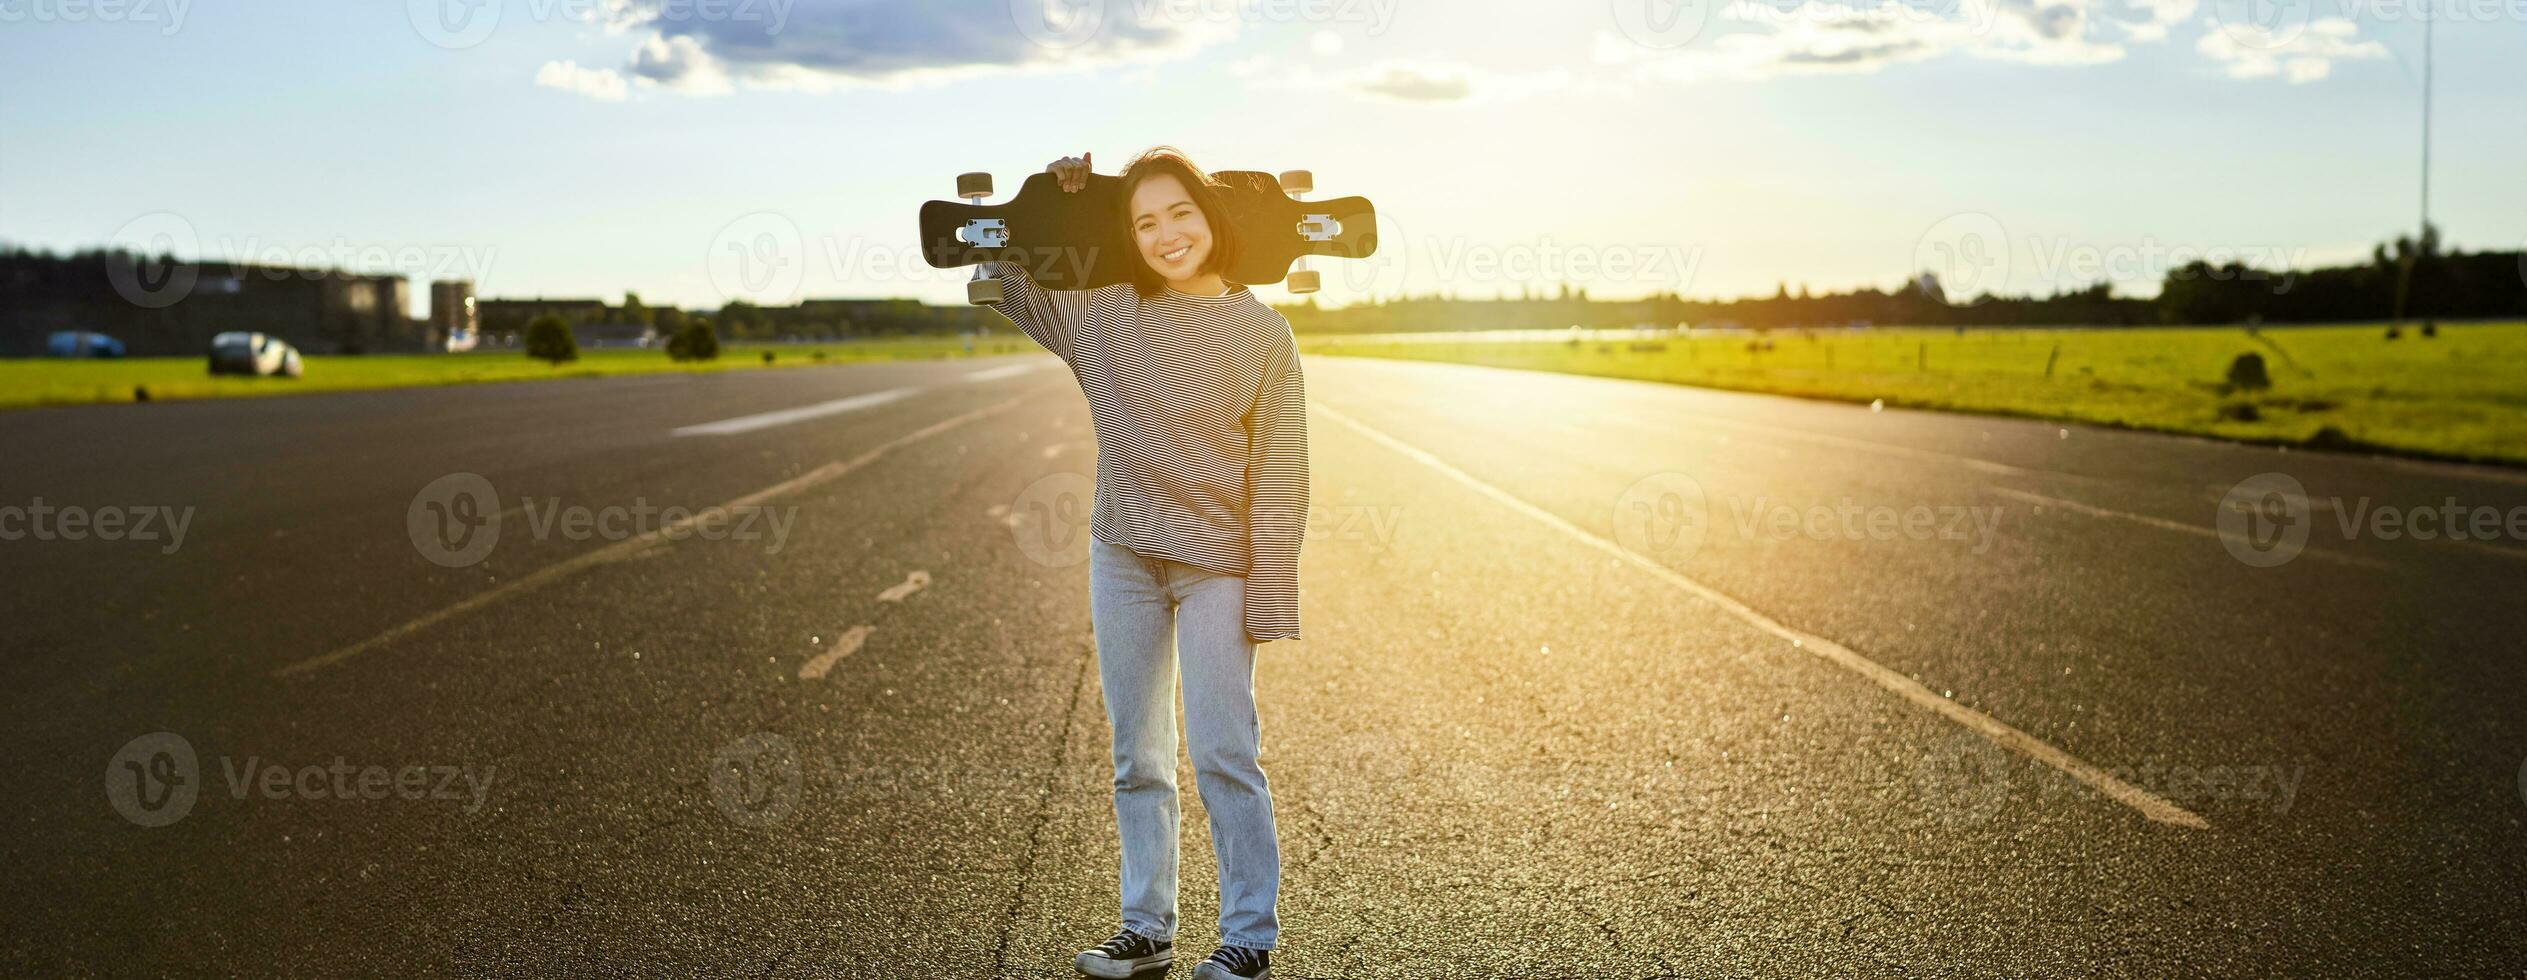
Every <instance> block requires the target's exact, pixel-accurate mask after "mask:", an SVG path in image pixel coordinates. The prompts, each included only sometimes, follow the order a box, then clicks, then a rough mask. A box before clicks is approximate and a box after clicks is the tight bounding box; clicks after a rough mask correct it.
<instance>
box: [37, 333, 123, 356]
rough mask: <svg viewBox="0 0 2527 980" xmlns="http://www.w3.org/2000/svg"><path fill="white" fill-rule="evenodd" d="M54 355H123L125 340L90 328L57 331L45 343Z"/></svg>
mask: <svg viewBox="0 0 2527 980" xmlns="http://www.w3.org/2000/svg"><path fill="white" fill-rule="evenodd" d="M44 350H45V353H47V354H50V355H52V356H54V357H121V356H123V342H122V341H119V340H116V339H114V338H112V337H108V336H106V335H104V334H101V333H97V332H95V331H90V330H61V331H56V332H55V333H54V334H53V335H52V337H51V338H50V339H49V340H47V341H46V342H45V344H44Z"/></svg>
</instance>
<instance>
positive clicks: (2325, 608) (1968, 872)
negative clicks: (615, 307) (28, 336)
mask: <svg viewBox="0 0 2527 980" xmlns="http://www.w3.org/2000/svg"><path fill="white" fill-rule="evenodd" d="M1307 368H1308V376H1309V381H1310V387H1311V392H1310V394H1311V400H1312V402H1313V410H1312V412H1311V425H1312V428H1313V446H1314V453H1315V481H1316V483H1315V501H1316V505H1317V509H1316V513H1315V514H1314V515H1313V517H1314V528H1313V530H1312V537H1311V540H1310V543H1309V544H1308V546H1307V550H1306V555H1305V565H1304V569H1303V581H1304V584H1305V586H1306V590H1307V594H1306V600H1305V606H1304V615H1305V618H1306V629H1307V635H1308V638H1307V639H1306V640H1303V641H1299V642H1285V643H1276V644H1272V645H1269V646H1267V647H1266V648H1265V649H1264V652H1263V657H1262V663H1261V668H1260V681H1259V683H1260V685H1261V700H1262V704H1263V715H1264V737H1265V743H1266V756H1265V765H1266V768H1267V770H1268V772H1269V773H1270V776H1271V779H1272V782H1273V786H1274V790H1275V795H1276V798H1277V800H1278V805H1279V821H1280V827H1281V835H1282V839H1283V847H1284V864H1285V872H1284V877H1283V882H1284V884H1283V893H1282V904H1281V909H1282V915H1283V952H1282V953H1280V954H1278V955H1277V958H1276V963H1275V970H1276V972H1277V974H1278V975H1280V976H1283V977H1286V978H1301V977H1431V976H1465V977H1493V976H1500V977H1512V976H1515V977H1544V976H1586V977H1653V976H1684V977H1703V976H1711V977H1741V976H1744V977H1770V976H1836V977H1849V976H1872V977H1874V976H1924V977H1946V976H1955V977H1969V976H1972V977H1985V976H2005V977H2035V976H2136V977H2176V976H2187V977H2191V976H2208V977H2230V976H2236V977H2272V976H2325V977H2393V978H2407V977H2415V976H2426V975H2427V976H2515V975H2517V971H2518V969H2519V965H2520V964H2521V963H2527V937H2522V934H2521V931H2520V928H2519V925H2520V914H2519V912H2520V910H2521V909H2523V908H2527V658H2522V656H2521V654H2522V651H2527V642H2522V640H2521V637H2522V636H2527V602H2522V601H2521V596H2522V590H2521V586H2522V584H2527V510H2522V508H2527V476H2522V475H2521V474H2520V473H2518V472H2515V471H2498V470H2483V469H2471V468H2461V467H2452V466H2443V465H2435V464H2415V463H2405V462H2395V461H2387V460H2376V459H2366V458H2355V457H2344V456H2328V455H2311V454H2306V453H2283V452H2279V451H2276V450H2271V449H2258V448H2247V447H2238V446H2231V445H2225V444H2219V443H2213V442H2207V441H2198V440H2190V439H2180V438H2170V437H2163V436H2151V435H2141V434H2132V433H2121V432H2112V431H2104V430H2097V429H2089V428H2078V427H2073V428H2069V429H2064V428H2062V427H2059V426H2055V425H2048V424H2043V423H2035V422H2025V421H2011V420H1996V419H1984V418H1971V417H1959V416H1942V415H1935V414H1921V413H1909V412H1898V411H1887V412H1872V411H1869V410H1868V409H1866V408H1860V407H1854V406H1846V405H1831V404H1820V403H1807V402H1798V401H1791V400H1784V399H1775V398H1767V397H1761V396H1750V395H1740V394H1728V393H1719V392H1709V391H1697V390H1691V389H1682V388H1671V387H1662V386H1655V385H1647V384H1638V383H1630V382H1618V381H1607V380H1597V379H1584V378H1572V377H1557V376H1549V375H1535V374H1520V373H1512V372H1503V371H1495V370H1488V369H1480V368H1467V367H1454V366H1442V365H1428V364H1407V363H1388V362H1377V361H1362V360H1350V359H1340V358H1314V359H1311V360H1310V361H1309V362H1308V365H1307ZM846 399H850V400H849V401H844V400H846ZM818 405H821V406H825V407H824V408H823V409H822V411H823V414H818V415H815V416H814V417H808V418H791V419H788V420H786V421H783V420H782V419H779V418H774V419H770V420H766V419H761V418H759V416H761V415H762V413H771V412H780V411H784V410H790V409H797V408H800V407H802V406H818ZM741 419H753V421H747V422H738V423H734V424H730V425H723V426H720V427H719V428H718V429H715V430H704V431H687V432H686V433H685V434H678V430H679V429H688V430H689V428H690V427H695V426H710V425H711V424H713V423H722V422H728V421H729V420H741ZM1087 419H1088V416H1087V412H1086V410H1085V405H1084V403H1083V402H1082V400H1081V399H1080V397H1079V395H1078V393H1077V391H1076V389H1075V388H1074V387H1073V384H1072V381H1071V379H1070V378H1069V376H1068V375H1067V373H1066V372H1064V371H1063V370H1062V369H1061V367H1060V365H1059V364H1058V363H1057V362H1055V361H1053V360H1052V359H1051V358H1050V357H1049V356H1043V355H1037V356H1030V357H1021V358H1005V359H998V360H991V361H969V362H959V363H938V362H908V363H900V364H884V365H852V366H835V367H827V368H812V369H807V368H802V369H795V370H783V371H766V372H739V373H730V374H724V375H713V376H691V377H686V376H670V377H647V378H624V379H612V380H592V381H567V382H554V383H530V384H510V385H491V386H481V387H465V388H443V389H427V390H412V391H395V392H379V393H366V394H346V395H331V396H318V397H304V398H279V399H264V400H246V401H217V402H196V403H168V404H155V405H132V406H100V407H90V408H79V409H67V410H39V411H25V412H15V413H8V414H4V415H0V459H5V460H7V465H6V466H5V467H0V508H16V510H15V511H14V512H11V511H8V510H5V509H0V537H6V538H7V539H6V540H0V579H4V580H5V581H6V582H7V583H8V586H7V588H6V589H5V590H0V623H5V624H6V625H5V627H0V629H4V630H5V635H6V636H7V643H6V644H5V646H6V656H5V658H4V659H0V683H5V685H6V688H5V689H6V690H7V691H8V692H9V708H10V710H9V711H8V712H7V718H8V720H7V723H6V724H7V728H8V732H9V737H8V741H9V745H10V746H11V748H12V751H11V752H10V753H9V756H10V759H11V771H12V772H14V773H15V774H16V775H15V778H14V779H13V780H12V782H13V785H12V786H11V789H10V793H9V796H10V805H9V806H8V808H7V811H8V813H9V817H8V820H9V822H10V824H11V825H12V827H11V828H10V829H11V832H9V833H7V834H5V835H0V867H5V868H6V869H7V871H6V872H5V873H6V875H7V879H6V882H7V892H8V896H7V898H6V900H5V901H6V903H7V905H8V906H9V911H8V915H7V920H8V923H9V925H8V931H9V935H10V940H9V942H8V944H7V951H6V957H5V960H0V970H4V971H5V972H6V973H8V974H10V975H17V976H84V975H103V976H157V975H185V976H253V977H266V976H373V975H413V974H431V975H445V974H456V975H518V976H547V975H561V976H582V975H587V976H595V975H605V976H614V975H625V974H634V975H679V976H687V975H689V976H766V977H838V976H839V977H899V976H1055V977H1058V976H1066V975H1069V973H1070V968H1069V965H1068V960H1069V954H1070V952H1071V951H1072V950H1074V949H1077V948H1079V947H1080V946H1081V945H1083V944H1087V943H1092V942H1094V941H1095V940H1097V939H1099V938H1102V937H1103V936H1104V935H1105V934H1106V933H1107V932H1109V931H1111V929H1112V923H1113V920H1114V918H1115V914H1116V913H1115V893H1114V881H1113V876H1114V873H1115V842H1114V840H1113V833H1114V831H1113V824H1112V820H1113V818H1112V813H1111V810H1110V809H1109V800H1108V796H1107V785H1108V783H1107V776H1108V774H1107V769H1106V766H1107V762H1106V750H1107V742H1106V739H1107V727H1106V722H1105V717H1104V714H1103V710H1102V707H1101V704H1100V701H1099V694H1098V686H1097V677H1096V672H1095V664H1094V659H1093V658H1094V644H1093V641H1092V638H1091V634H1090V630H1089V620H1088V605H1087V566H1086V564H1085V562H1084V558H1085V554H1086V551H1085V540H1086V529H1085V526H1084V521H1085V520H1086V514H1087V510H1086V500H1085V493H1086V490H1087V485H1088V480H1087V474H1088V473H1090V472H1091V471H1092V465H1093V461H1094V452H1095V447H1094V444H1093V442H1092V440H1091V438H1090V433H1089V429H1088V421H1087ZM757 426H759V427H757ZM728 430H738V431H728ZM458 474H473V475H474V477H473V478H468V477H463V476H458ZM2261 474H2281V475H2283V476H2285V477H2287V478H2288V479H2289V480H2290V481H2295V488H2294V487H2292V486H2290V485H2288V484H2284V483H2279V482H2275V481H2273V480H2272V478H2270V477H2263V478H2262V481H2263V482H2257V483H2249V484H2247V488H2248V489H2247V492H2244V493H2241V494H2235V495H2233V494H2232V490H2233V489H2234V488H2236V487H2238V486H2239V485H2240V484H2241V481H2247V480H2249V479H2250V478H2258V477H2259V475H2261ZM2273 487H2280V488H2281V489H2280V490H2278V491H2274V492H2267V491H2268V490H2271V489H2272V488H2273ZM2232 499H2235V500H2242V501H2245V502H2246V503H2247V504H2251V505H2254V506H2253V507H2247V508H2231V509H2230V510H2228V511H2227V512H2226V513H2227V515H2228V516H2227V517H2226V518H2225V519H2226V520H2227V521H2229V522H2230V523H2231V525H2232V533H2231V535H2230V536H2229V537H2226V538H2224V537H2223V536H2222V532H2221V531H2220V530H2219V528H2220V526H2221V524H2222V522H2223V520H2224V517H2223V513H2224V511H2223V508H2224V501H2228V500H2232ZM39 501H40V504H39V503H38V502H39ZM486 504H487V505H496V506H487V505H486ZM713 505H733V508H732V509H730V510H728V511H725V512H723V513H724V514H725V517H724V518H703V519H697V520H689V521H688V520H687V518H686V515H685V514H682V513H679V512H677V511H675V510H671V509H670V508H684V509H688V510H699V509H703V508H708V507H711V506H713ZM2263 506H2269V507H2272V508H2274V509H2273V510H2272V511H2270V512H2269V513H2267V512H2264V511H2260V510H2256V509H2254V508H2255V507H2263ZM66 507H75V508H78V516H77V517H76V518H73V517H71V516H70V514H69V512H68V511H65V510H62V508H66ZM469 508H470V509H469ZM108 512H110V513H111V514H112V515H113V516H112V517H111V518H108V517H106V516H105V515H106V514H107V513H108ZM494 514H496V515H497V520H496V522H495V521H492V520H488V519H487V518H490V517H491V516H492V515H494ZM2513 514H2516V515H2519V516H2518V518H2517V521H2516V522H2512V521H2511V520H2510V515H2513ZM2451 517H2454V519H2455V520H2456V521H2457V522H2458V523H2459V524H2460V525H2461V526H2462V527H2464V528H2465V529H2467V530H2469V531H2470V532H2473V533H2470V534H2469V537H2470V538H2479V537H2489V538H2490V540H2466V541H2451V540H2448V539H2447V536H2446V534H2445V533H2444V530H2445V527H2446V525H2448V523H2449V520H2450V518H2451ZM2347 520H2348V521H2353V522H2355V523H2353V524H2351V525H2349V526H2350V527H2351V530H2350V531H2349V532H2348V533H2347V532H2346V526H2347V525H2346V523H2345V522H2346V521H2347ZM2389 520H2392V521H2393V522H2394V524H2393V526H2392V527H2390V526H2389V525H2388V524H2387V523H2386V522H2387V521H2389ZM2487 520H2488V521H2489V523H2488V524H2487V523H2485V522H2486V521H2487ZM109 521H110V522H113V523H114V525H115V533H114V535H113V536H112V537H113V539H112V540H103V539H101V538H102V537H103V536H104V535H103V532H101V531H100V530H99V528H101V527H103V526H104V523H105V522H109ZM143 522H146V524H144V523H143ZM179 526H180V527H182V529H183V535H182V537H181V538H180V540H179V539H177V538H176V537H175V535H174V530H175V528H177V527H179ZM144 527H146V528H147V529H148V531H149V532H150V534H149V536H143V535H142V533H141V531H142V529H143V528H144ZM2291 528H2296V529H2298V531H2297V532H2295V533H2304V535H2305V537H2304V540H2295V541H2294V539H2293V535H2294V532H2292V531H2290V530H2289V529H2291ZM2417 528H2428V529H2433V530H2437V531H2440V532H2442V533H2437V534H2434V535H2433V536H2432V537H2431V538H2430V539H2428V540H2421V539H2417V537H2416V536H2415V533H2414V531H2415V529H2417ZM2487 531H2488V532H2492V533H2489V534H2486V533H2485V532H2487ZM651 532H658V533H651ZM74 533H75V534H76V535H78V537H77V539H75V540H74V539H72V535H73V534H74ZM2276 542H2277V543H2276ZM2258 545H2266V546H2268V547H2263V548H2261V549H2260V550H2259V548H2258V547H2257V546H2258ZM2241 553H2242V554H2243V555H2244V556H2245V557H2244V558H2241V557H2240V554H2241ZM2282 557H2287V558H2288V559H2289V560H2287V561H2283V562H2280V563H2279V564H2272V565H2269V567H2258V564H2251V563H2250V561H2249V559H2252V560H2253V561H2255V562H2258V563H2268V562H2269V561H2270V560H2271V559H2274V558H2282ZM158 733H164V734H158ZM1181 781H1182V784H1183V786H1184V792H1185V800H1184V806H1185V808H1186V811H1187V814H1186V817H1187V819H1186V820H1185V822H1184V827H1185V832H1186V840H1185V842H1184V851H1185V862H1184V883H1183V895H1184V908H1183V913H1182V918H1183V921H1184V922H1185V924H1186V928H1185V933H1184V935H1183V936H1182V937H1181V938H1182V942H1181V943H1180V946H1179V949H1180V951H1181V955H1182V956H1183V957H1184V958H1185V959H1186V960H1188V961H1190V960H1191V959H1195V958H1198V957H1199V956H1200V955H1202V954H1203V953H1204V952H1207V949H1208V946H1209V942H1210V939H1211V921H1212V918H1213V916H1214V914H1215V906H1214V904H1213V902H1212V896H1213V894H1214V891H1213V888H1214V882H1213V879H1212V872H1211V864H1210V862H1209V859H1208V847H1209V845H1208V841H1207V840H1206V838H1205V835H1204V832H1203V826H1204V825H1203V822H1202V820H1201V818H1200V803H1199V800H1198V799H1197V798H1196V797H1195V795H1194V793H1193V780H1192V777H1191V773H1190V771H1189V770H1187V771H1186V772H1185V774H1184V776H1183V778H1182V780H1181ZM1189 970H1190V966H1189V965H1185V966H1180V967H1179V968H1178V972H1179V973H1183V972H1187V971H1189Z"/></svg>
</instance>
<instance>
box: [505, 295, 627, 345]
mask: <svg viewBox="0 0 2527 980" xmlns="http://www.w3.org/2000/svg"><path fill="white" fill-rule="evenodd" d="M474 312H475V315H476V318H477V319H478V320H480V321H481V325H482V329H483V332H484V333H487V334H493V335H499V336H510V335H515V334H518V333H520V332H522V331H524V330H525V329H526V324H527V321H529V320H533V319H535V318H536V317H539V316H543V315H544V314H547V313H551V314H555V315H558V316H560V317H561V318H562V322H564V323H568V324H570V325H571V326H573V327H576V326H578V325H580V324H583V323H597V322H602V321H604V320H605V319H606V318H607V316H608V314H609V313H610V312H611V311H609V310H608V309H607V308H606V305H605V301H604V300H601V299H543V298H540V297H539V298H536V299H477V300H475V301H474Z"/></svg>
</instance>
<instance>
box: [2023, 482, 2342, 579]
mask: <svg viewBox="0 0 2527 980" xmlns="http://www.w3.org/2000/svg"><path fill="white" fill-rule="evenodd" d="M1983 489H1986V490H1989V491H1991V492H1993V493H1997V494H2000V495H2001V496H2004V497H2009V498H2011V499H2014V500H2023V501H2026V502H2027V503H2031V504H2036V505H2039V506H2043V507H2059V508H2061V509H2063V510H2067V511H2070V512H2072V513H2074V514H2086V515H2088V516H2090V517H2105V518H2111V519H2114V520H2119V521H2131V522H2132V523H2134V524H2139V525H2142V526H2144V527H2154V528H2158V529H2159V530H2162V531H2175V532H2177V533H2180V534H2191V535H2194V536H2196V537H2204V538H2210V539H2211V540H2213V541H2218V540H2220V531H2219V529H2217V528H2208V527H2196V526H2194V525H2192V524H2187V523H2185V522H2183V521H2171V520H2168V519H2166V518H2164V517H2151V516H2150V515H2148V514H2131V513H2126V512H2124V511H2120V510H2108V509H2106V508H2104V507H2092V506H2089V505H2087V504H2083V503H2080V502H2079V501H2076V500H2064V499H2062V498H2060V497H2047V496H2045V495H2043V494H2040V493H2028V492H2027V491H2024V490H2012V489H2010V488H2008V487H1985V488H1983ZM2299 553H2300V554H2303V555H2307V556H2308V557H2311V558H2323V559H2325V560H2327V561H2338V562H2342V563H2343V564H2346V565H2358V566H2360V567H2362V568H2378V569H2383V568H2388V567H2390V566H2389V565H2388V564H2387V563H2386V562H2382V561H2379V560H2377V559H2374V558H2363V557H2361V556H2359V555H2347V554H2344V553H2342V552H2339V551H2328V550H2326V549H2324V548H2318V547H2314V546H2310V547H2305V548H2301V549H2299Z"/></svg>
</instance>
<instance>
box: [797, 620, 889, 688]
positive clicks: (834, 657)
mask: <svg viewBox="0 0 2527 980" xmlns="http://www.w3.org/2000/svg"><path fill="white" fill-rule="evenodd" d="M876 629H877V627H875V626H866V625H862V626H854V627H852V628H850V629H848V630H845V631H843V634H842V635H841V636H837V637H834V648H833V649H831V650H827V651H825V652H823V653H820V654H817V655H816V656H815V658H814V659H811V660H809V661H808V662H806V663H805V664H801V665H800V666H799V669H798V679H799V680H803V681H812V680H816V679H818V678H821V677H823V676H825V674H826V673H827V672H828V671H831V670H833V669H834V665H835V664H837V663H841V662H842V658H844V657H848V656H850V655H852V654H854V653H858V652H860V644H862V643H866V642H868V639H869V633H870V632H872V631H874V630H876Z"/></svg>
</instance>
